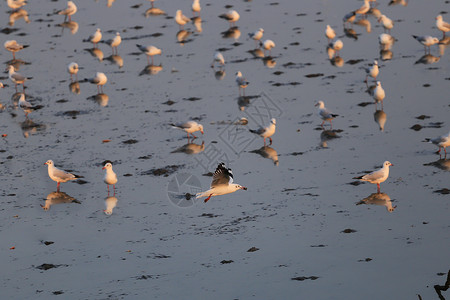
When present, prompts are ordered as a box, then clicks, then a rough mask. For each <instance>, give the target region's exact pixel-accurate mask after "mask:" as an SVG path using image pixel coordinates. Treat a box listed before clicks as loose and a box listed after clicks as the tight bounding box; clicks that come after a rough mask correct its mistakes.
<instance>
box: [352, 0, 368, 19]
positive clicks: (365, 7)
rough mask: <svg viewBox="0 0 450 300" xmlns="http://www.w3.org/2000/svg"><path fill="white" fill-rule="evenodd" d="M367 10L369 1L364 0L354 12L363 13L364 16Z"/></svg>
mask: <svg viewBox="0 0 450 300" xmlns="http://www.w3.org/2000/svg"><path fill="white" fill-rule="evenodd" d="M369 10H370V4H369V1H368V0H364V4H363V5H362V6H361V7H360V8H358V9H357V10H355V13H356V14H360V15H363V16H366V14H367V13H368V12H369Z"/></svg>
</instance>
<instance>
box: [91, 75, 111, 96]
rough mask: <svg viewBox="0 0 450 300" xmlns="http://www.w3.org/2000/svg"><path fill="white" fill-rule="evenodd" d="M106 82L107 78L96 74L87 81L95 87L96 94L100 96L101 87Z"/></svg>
mask: <svg viewBox="0 0 450 300" xmlns="http://www.w3.org/2000/svg"><path fill="white" fill-rule="evenodd" d="M107 81H108V77H106V75H105V73H102V72H97V73H96V74H95V77H94V78H91V79H89V82H90V83H93V84H96V85H97V92H98V93H99V94H100V88H101V91H102V93H103V85H105V83H106V82H107Z"/></svg>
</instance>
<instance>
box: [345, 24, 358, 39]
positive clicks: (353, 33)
mask: <svg viewBox="0 0 450 300" xmlns="http://www.w3.org/2000/svg"><path fill="white" fill-rule="evenodd" d="M344 34H345V36H346V37H348V38H351V39H354V40H355V41H356V40H358V34H357V33H356V31H355V30H354V29H353V28H347V27H344Z"/></svg>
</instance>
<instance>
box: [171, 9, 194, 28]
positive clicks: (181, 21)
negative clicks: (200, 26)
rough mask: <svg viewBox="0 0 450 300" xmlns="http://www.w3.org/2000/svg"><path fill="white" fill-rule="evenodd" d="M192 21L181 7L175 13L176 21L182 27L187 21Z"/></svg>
mask: <svg viewBox="0 0 450 300" xmlns="http://www.w3.org/2000/svg"><path fill="white" fill-rule="evenodd" d="M190 21H191V19H189V18H188V17H186V16H185V15H183V12H182V11H181V9H179V10H177V13H176V15H175V22H177V24H178V25H179V26H180V29H183V28H184V25H186V23H188V22H190Z"/></svg>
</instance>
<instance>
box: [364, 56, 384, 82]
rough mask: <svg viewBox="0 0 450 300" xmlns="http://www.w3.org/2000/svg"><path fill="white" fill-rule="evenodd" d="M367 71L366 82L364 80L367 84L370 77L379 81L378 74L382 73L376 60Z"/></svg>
mask: <svg viewBox="0 0 450 300" xmlns="http://www.w3.org/2000/svg"><path fill="white" fill-rule="evenodd" d="M365 70H366V80H364V82H366V83H367V79H368V78H369V76H370V77H372V78H373V79H377V76H378V73H379V72H380V70H379V69H378V61H377V60H374V61H373V65H372V67H370V68H367V69H365Z"/></svg>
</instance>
